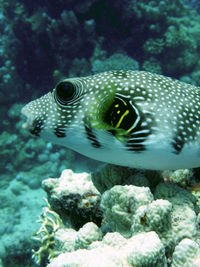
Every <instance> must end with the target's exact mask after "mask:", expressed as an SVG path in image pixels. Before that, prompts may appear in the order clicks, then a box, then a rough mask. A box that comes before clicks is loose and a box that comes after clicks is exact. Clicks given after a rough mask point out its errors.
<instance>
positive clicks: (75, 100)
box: [22, 71, 200, 170]
mask: <svg viewBox="0 0 200 267" xmlns="http://www.w3.org/2000/svg"><path fill="white" fill-rule="evenodd" d="M22 113H23V114H24V115H26V117H27V123H26V124H25V128H29V131H30V132H31V133H32V134H34V135H38V136H39V135H41V136H43V137H44V138H46V139H47V140H49V141H51V142H54V143H57V144H61V145H64V146H66V147H69V148H71V149H73V150H75V151H77V152H79V153H81V154H84V155H86V156H88V157H91V158H94V159H97V160H100V161H104V162H109V163H113V164H117V165H122V166H129V167H134V168H142V169H155V170H156V169H157V170H159V169H179V168H193V167H198V166H200V90H199V88H198V87H195V86H192V85H189V84H186V83H183V82H180V81H177V80H173V79H171V78H168V77H164V76H162V75H157V74H152V73H148V72H144V71H109V72H104V73H100V74H96V75H92V76H88V77H83V78H70V79H65V80H63V81H61V82H60V83H59V84H58V85H57V86H56V87H55V88H54V89H53V90H52V91H51V92H49V93H48V94H46V95H44V96H43V97H41V98H39V99H37V100H35V101H32V102H30V103H29V104H27V105H26V106H25V107H24V108H23V109H22Z"/></svg>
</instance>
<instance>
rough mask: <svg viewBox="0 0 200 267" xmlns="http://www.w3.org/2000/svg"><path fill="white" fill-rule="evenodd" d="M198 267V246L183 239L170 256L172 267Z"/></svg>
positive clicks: (199, 255)
mask: <svg viewBox="0 0 200 267" xmlns="http://www.w3.org/2000/svg"><path fill="white" fill-rule="evenodd" d="M189 266H191V267H198V266H200V249H199V245H198V244H197V243H196V242H194V241H193V240H191V239H188V238H185V239H183V240H182V241H181V242H180V243H179V244H178V245H177V246H176V248H175V250H174V253H173V256H172V267H189Z"/></svg>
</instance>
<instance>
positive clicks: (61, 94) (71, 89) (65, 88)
mask: <svg viewBox="0 0 200 267" xmlns="http://www.w3.org/2000/svg"><path fill="white" fill-rule="evenodd" d="M75 95H76V88H75V86H74V85H73V84H72V83H71V82H68V81H62V82H60V83H59V84H58V85H57V86H56V89H55V98H56V100H57V101H58V102H59V103H60V104H62V105H65V104H67V103H68V102H70V101H71V100H72V99H73V98H74V96H75Z"/></svg>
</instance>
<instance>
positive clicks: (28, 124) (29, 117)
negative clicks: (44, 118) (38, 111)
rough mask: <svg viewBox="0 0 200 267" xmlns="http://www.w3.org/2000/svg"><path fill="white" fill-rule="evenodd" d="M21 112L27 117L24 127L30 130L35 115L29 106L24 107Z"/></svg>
mask: <svg viewBox="0 0 200 267" xmlns="http://www.w3.org/2000/svg"><path fill="white" fill-rule="evenodd" d="M21 114H22V115H23V116H24V117H25V118H26V121H25V122H24V123H23V124H22V128H23V129H25V130H30V129H31V127H32V125H33V121H34V117H33V115H32V114H31V112H30V111H29V110H28V109H27V106H24V107H23V108H22V110H21Z"/></svg>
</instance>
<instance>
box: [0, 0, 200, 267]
mask: <svg viewBox="0 0 200 267" xmlns="http://www.w3.org/2000/svg"><path fill="white" fill-rule="evenodd" d="M114 69H115V70H121V69H123V70H146V71H150V72H154V73H158V74H163V75H166V76H170V77H172V78H177V79H179V80H182V81H184V82H187V83H190V84H194V85H197V86H199V84H200V3H199V1H194V0H191V1H190V0H182V1H181V0H174V1H173V0H163V1H158V0H154V1H147V0H142V1H137V0H109V1H106V0H80V1H79V0H75V1H74V0H68V1H64V0H58V1H52V0H48V1H47V0H44V1H38V0H35V1H30V0H26V1H16V0H10V1H3V0H0V102H1V105H0V118H1V119H0V120H1V124H0V266H1V267H3V266H4V267H15V266H18V267H21V266H47V264H48V263H49V260H48V256H49V255H48V253H49V251H50V250H48V249H49V247H48V249H47V251H45V252H44V255H42V256H41V257H42V259H40V260H38V254H37V253H36V260H35V258H34V257H33V259H32V255H33V254H34V253H33V252H32V249H34V251H38V249H39V247H40V246H41V242H40V243H37V242H36V241H35V240H34V239H33V235H34V234H35V233H36V232H37V231H38V229H40V225H41V223H39V222H38V218H39V216H40V214H41V213H42V208H43V207H46V206H47V207H49V206H48V205H49V204H48V203H46V202H45V201H44V198H47V195H48V198H49V199H48V200H50V202H51V201H52V200H51V197H49V196H50V195H51V192H50V189H49V188H50V185H46V184H45V182H43V186H41V183H42V181H44V180H45V179H47V178H49V177H59V176H60V175H61V173H62V171H63V170H65V169H71V170H72V171H73V172H75V173H80V174H81V173H82V172H88V173H90V172H93V171H95V170H96V169H98V168H99V167H100V166H101V165H102V164H100V163H99V162H96V161H93V160H90V159H87V158H85V157H84V156H81V155H79V154H77V153H75V152H72V151H71V150H68V149H66V148H62V147H58V146H56V145H53V144H51V143H47V142H45V141H43V140H42V139H37V138H33V137H32V136H30V135H29V134H28V133H26V132H25V131H24V130H23V129H22V124H23V118H22V116H21V113H20V111H21V108H22V107H23V106H24V104H25V103H27V102H29V101H30V100H33V99H36V98H38V97H39V96H41V95H43V94H44V93H46V92H48V91H49V90H51V89H52V88H53V87H54V86H55V84H56V83H57V82H58V81H59V80H61V79H62V78H64V77H76V76H86V75H90V74H95V73H99V72H102V71H107V70H114ZM106 168H107V167H106ZM112 168H113V167H112V166H110V171H108V170H107V169H106V170H105V172H107V173H109V172H110V173H112V175H113V176H114V175H115V176H117V175H118V176H120V175H121V177H123V179H124V177H129V176H131V175H133V173H130V170H125V168H119V169H117V167H116V168H114V169H112ZM102 173H104V172H102ZM124 173H126V175H124ZM137 175H138V174H137ZM151 175H152V174H151ZM154 175H155V180H156V182H155V180H154V182H153V184H148V183H147V184H146V185H147V186H149V187H150V188H151V189H152V188H155V187H156V185H157V184H158V181H160V179H162V177H159V178H157V176H156V175H157V174H154ZM170 175H171V174H170ZM170 175H169V177H172V176H173V175H171V176H170ZM181 175H182V176H181ZM96 176H97V177H99V176H101V174H99V173H98V174H97V175H96ZM144 176H146V177H147V178H148V177H149V174H143V178H144ZM177 176H178V177H177ZM198 176H199V171H198V170H196V171H195V172H191V171H189V170H188V172H187V171H186V172H182V173H181V174H180V173H178V174H177V173H176V175H174V177H175V178H174V180H176V179H177V180H178V182H177V184H179V185H181V186H182V187H184V186H185V187H186V186H187V185H188V184H187V182H188V179H189V178H191V177H192V178H191V179H190V180H192V179H193V181H194V180H195V181H196V180H198ZM165 177H166V175H165ZM188 177H189V178H188ZM143 178H141V180H142V181H144V179H143ZM123 179H122V180H123ZM147 180H148V179H147ZM180 180H181V181H180ZM145 181H146V180H145ZM145 183H146V182H144V184H145ZM188 183H189V182H188ZM120 184H122V182H121V183H120ZM144 184H142V183H141V185H144ZM113 185H114V184H113ZM80 186H81V185H80ZM96 187H97V189H98V190H99V192H100V193H103V192H104V191H105V188H106V189H108V188H111V186H108V187H106V186H105V188H104V190H101V189H100V188H98V186H96ZM93 190H94V194H96V195H95V196H97V200H95V201H96V202H95V204H92V207H93V208H94V207H95V211H96V212H97V213H96V214H93V212H94V211H92V208H91V209H90V210H89V211H87V212H86V215H85V214H84V216H83V218H82V219H80V221H81V222H80V223H79V222H77V221H76V219H77V218H79V216H80V214H79V213H76V212H75V213H76V214H75V215H74V214H72V215H73V216H72V217H73V218H71V220H72V225H73V227H74V229H75V230H76V231H78V229H79V228H80V227H82V226H83V225H84V223H85V222H88V221H89V219H88V218H90V219H91V218H92V220H93V222H95V223H96V224H97V225H98V226H99V225H100V224H101V219H102V214H101V209H99V208H98V207H97V206H98V204H99V201H100V199H99V198H100V197H99V195H98V194H99V193H97V192H96V191H95V190H96V189H93ZM152 190H153V189H152ZM170 190H171V189H170ZM177 190H178V189H177ZM45 191H46V192H45ZM172 191H173V190H172ZM178 192H179V191H178ZM195 193H197V192H196V191H195ZM113 194H114V193H113ZM148 194H150V193H148ZM188 194H189V193H188ZM180 195H181V193H180ZM161 196H162V194H161ZM181 196H182V195H181ZM154 197H155V196H154ZM149 199H151V197H149V198H148V201H149V202H150V200H149ZM184 199H185V198H184ZM188 199H189V200H186V202H188V201H189V202H190V201H191V203H193V202H195V201H194V200H193V199H192V197H191V196H188ZM148 201H147V202H148ZM151 201H152V200H151ZM52 203H53V201H52ZM52 203H51V205H52V206H53V204H52ZM165 204H166V203H165ZM54 205H56V204H55V203H54ZM163 205H164V204H163ZM166 205H168V204H166ZM191 205H192V204H191ZM195 205H196V204H195ZM158 206H159V205H158ZM161 206H162V205H161ZM197 206H198V205H197ZM101 208H102V210H104V203H103V204H101ZM51 209H52V210H53V208H52V207H51V208H49V210H51ZM166 209H167V210H170V205H169V206H167V208H166ZM195 209H197V210H198V207H197V208H196V206H195V208H193V210H195ZM54 210H55V211H56V212H57V213H59V209H58V210H56V209H55V208H54ZM60 210H61V214H60V217H61V218H62V220H61V219H60V217H59V219H58V218H57V217H56V216H57V215H55V214H54V213H52V214H53V215H52V216H53V219H55V217H56V219H55V220H58V221H57V224H58V225H60V227H61V225H62V223H63V221H64V222H65V224H66V225H68V224H70V223H69V222H67V219H66V220H65V218H64V217H65V216H64V215H63V213H64V211H63V210H62V209H61V208H60ZM52 212H54V211H52ZM166 212H167V211H166ZM196 214H197V217H198V212H196ZM58 216H59V215H58ZM81 216H82V213H81ZM185 216H187V215H185ZM183 217H184V216H183ZM198 218H199V217H198ZM195 220H196V219H195ZM198 220H199V222H200V218H199V219H198ZM198 220H196V221H195V227H196V228H195V230H194V229H193V230H194V232H195V233H193V234H192V236H195V238H194V239H195V241H197V240H199V239H198V238H199V237H198V238H197V235H199V233H200V231H199V232H198V227H197V221H198ZM61 221H62V222H61ZM107 221H108V222H109V218H108V219H107ZM108 224H109V223H108ZM190 224H191V223H190ZM50 228H51V226H50ZM105 228H106V226H105ZM110 228H111V230H112V231H114V230H113V229H112V227H111V226H110ZM119 228H120V227H119ZM122 228H123V227H122ZM116 229H117V227H116ZM93 230H94V229H93ZM94 231H97V230H96V228H95V230H94ZM104 231H105V232H106V230H105V229H104ZM162 231H164V230H162V229H161V232H162ZM97 232H98V231H97ZM121 232H123V231H122V230H121ZM124 235H125V236H126V233H125V234H124ZM185 236H186V237H188V236H189V237H191V236H190V234H188V235H187V234H183V237H185ZM70 238H71V237H70ZM58 239H59V238H58ZM100 239H101V234H99V232H98V238H97V240H100ZM180 240H181V238H180V239H179V241H180ZM163 242H164V241H163ZM167 242H169V243H170V242H171V241H169V240H167ZM174 242H175V241H174ZM175 243H176V242H175ZM175 243H174V244H175ZM198 244H199V243H198ZM83 247H84V246H83ZM166 247H167V245H166V246H165V249H166ZM174 247H175V245H174ZM174 247H173V248H171V250H170V249H169V252H168V254H169V255H170V256H169V258H168V259H167V260H166V261H165V260H163V259H162V260H161V261H158V262H159V263H155V265H150V264H149V265H148V264H146V263H145V264H146V265H145V264H143V265H142V263H141V265H136V267H137V266H146V267H148V266H155V267H157V266H158V267H159V266H180V267H182V266H200V260H199V262H198V263H197V265H192V264H190V265H181V264H182V262H181V264H180V265H176V264H174V265H173V264H172V260H171V255H172V252H173V251H174ZM194 247H195V245H194ZM78 248H79V247H78ZM80 248H81V245H80ZM84 248H85V247H84ZM167 248H168V247H167ZM195 249H196V250H197V252H196V254H195V255H197V258H198V259H200V256H199V255H200V254H198V253H199V252H198V248H196V247H195V248H194V249H193V250H192V251H196V250H195ZM52 250H53V251H54V252H55V249H54V248H53V249H52ZM57 250H58V249H57ZM159 253H160V252H159ZM58 254H59V253H58ZM52 255H53V256H52V258H54V257H56V256H57V254H56V253H55V254H52ZM163 255H164V254H163ZM163 257H165V256H163ZM188 257H189V256H188ZM52 258H51V259H52ZM193 258H194V256H193ZM198 264H199V265H198ZM49 266H52V267H53V266H61V265H54V264H53V263H52V265H49ZM63 266H64V265H63ZM68 266H74V265H68ZM78 266H79V265H78ZM80 266H83V265H80ZM84 266H85V265H84ZM88 266H89V265H88ZM91 266H92V265H91ZM94 266H108V267H109V266H111V265H110V264H109V263H107V265H106V264H105V265H94ZM113 266H114V265H113ZM116 266H117V265H116ZM118 266H122V265H118ZM130 266H133V265H130ZM134 266H135V265H134Z"/></svg>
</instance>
